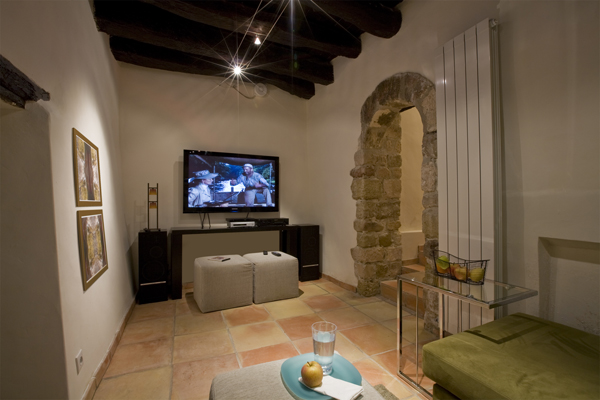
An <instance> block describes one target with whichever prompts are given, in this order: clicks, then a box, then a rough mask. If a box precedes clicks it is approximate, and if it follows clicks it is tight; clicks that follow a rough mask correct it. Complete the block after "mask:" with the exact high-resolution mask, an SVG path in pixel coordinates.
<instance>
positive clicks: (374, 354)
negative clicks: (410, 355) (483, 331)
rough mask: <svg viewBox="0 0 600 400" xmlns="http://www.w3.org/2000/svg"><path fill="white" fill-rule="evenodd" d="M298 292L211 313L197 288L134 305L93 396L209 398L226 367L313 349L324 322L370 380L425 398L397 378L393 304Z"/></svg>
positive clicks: (313, 285)
mask: <svg viewBox="0 0 600 400" xmlns="http://www.w3.org/2000/svg"><path fill="white" fill-rule="evenodd" d="M300 290H301V291H302V294H301V296H300V297H298V298H295V299H289V300H281V301H276V302H271V303H264V304H259V305H251V306H247V307H240V308H235V309H230V310H224V311H219V312H212V313H207V314H203V313H202V312H200V310H199V309H198V306H197V305H196V302H195V301H194V298H193V293H192V289H189V290H184V295H183V298H182V299H180V300H175V301H167V302H161V303H151V304H144V305H136V307H135V309H134V311H133V313H132V315H131V318H130V320H129V321H128V323H127V326H126V328H125V331H124V333H123V337H122V339H121V342H120V343H119V346H118V348H117V350H116V352H115V355H114V356H113V359H112V361H111V363H110V365H109V367H108V369H107V371H106V373H105V375H104V379H103V380H102V382H101V384H100V386H99V387H98V390H97V391H96V394H95V396H94V399H95V400H101V399H107V400H117V399H127V400H134V399H144V400H148V399H165V400H166V399H173V400H175V399H177V400H184V399H208V395H209V390H210V384H211V382H212V379H213V377H214V376H216V375H217V374H219V373H221V372H225V371H230V370H233V369H238V368H242V367H247V366H250V365H255V364H260V363H265V362H269V361H274V360H279V359H284V358H289V357H293V356H296V355H298V354H303V353H309V352H312V339H311V331H310V327H311V325H312V323H313V322H315V321H320V320H326V321H330V322H333V323H335V324H336V325H337V326H338V331H339V335H338V336H337V339H336V350H337V351H338V352H339V353H340V354H341V355H342V356H343V357H345V358H346V359H347V360H349V361H350V362H351V363H352V364H354V366H356V368H357V369H358V370H359V372H360V373H361V375H362V376H363V377H364V378H365V379H366V380H367V381H368V382H369V383H370V384H371V385H373V386H375V385H378V384H384V385H385V386H386V387H387V389H388V390H389V391H391V392H392V393H394V394H395V395H396V397H398V398H399V399H402V400H404V399H410V400H421V399H422V397H420V395H419V394H418V393H417V392H416V391H415V390H413V389H410V388H409V387H408V386H407V385H406V384H405V383H403V382H402V381H400V380H399V379H398V378H397V377H396V373H395V368H396V350H395V349H396V331H395V327H396V307H395V306H394V305H392V304H390V303H389V302H387V301H385V299H384V298H383V297H370V298H365V297H361V296H359V295H357V294H355V293H352V292H349V291H347V290H345V289H342V288H341V287H339V286H338V285H336V284H334V283H332V282H330V281H327V280H324V279H321V280H318V281H310V282H300ZM405 339H406V338H405ZM274 400H277V399H274Z"/></svg>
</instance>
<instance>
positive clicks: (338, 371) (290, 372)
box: [281, 353, 362, 400]
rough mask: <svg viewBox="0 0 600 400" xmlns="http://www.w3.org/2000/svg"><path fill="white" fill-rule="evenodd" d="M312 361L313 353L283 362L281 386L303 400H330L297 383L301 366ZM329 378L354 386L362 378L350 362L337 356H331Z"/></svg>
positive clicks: (358, 383)
mask: <svg viewBox="0 0 600 400" xmlns="http://www.w3.org/2000/svg"><path fill="white" fill-rule="evenodd" d="M314 359H315V355H314V353H306V354H300V355H299V356H296V357H292V358H289V359H287V360H285V361H284V362H283V364H282V365H281V380H282V381H283V385H284V386H285V388H286V389H287V390H288V392H290V393H291V394H293V395H295V396H296V397H298V398H300V399H303V400H313V399H314V400H327V399H331V397H329V396H326V395H324V394H321V393H317V392H315V391H314V390H311V389H309V388H307V387H306V386H304V385H303V384H302V383H300V381H298V378H300V370H301V369H302V366H303V365H304V364H306V362H307V361H313V360H314ZM331 376H333V377H334V378H337V379H341V380H344V381H346V382H351V383H354V384H355V385H362V376H360V372H358V370H357V369H356V367H355V366H354V365H352V364H350V361H348V360H346V359H345V358H344V357H342V356H340V355H339V354H334V355H333V371H332V372H331Z"/></svg>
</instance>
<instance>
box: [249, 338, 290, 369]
mask: <svg viewBox="0 0 600 400" xmlns="http://www.w3.org/2000/svg"><path fill="white" fill-rule="evenodd" d="M238 354H239V356H240V360H241V361H242V367H249V366H251V365H256V364H262V363H266V362H270V361H275V360H283V359H287V358H291V357H295V356H297V355H298V354H300V353H299V352H298V350H296V348H295V347H294V345H293V344H292V342H285V343H281V344H276V345H274V346H267V347H261V348H259V349H255V350H249V351H242V352H240V353H238Z"/></svg>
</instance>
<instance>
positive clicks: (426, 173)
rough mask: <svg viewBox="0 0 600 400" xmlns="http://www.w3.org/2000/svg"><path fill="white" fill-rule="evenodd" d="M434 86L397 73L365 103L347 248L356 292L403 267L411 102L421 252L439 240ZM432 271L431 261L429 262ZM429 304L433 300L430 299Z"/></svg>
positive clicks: (375, 288)
mask: <svg viewBox="0 0 600 400" xmlns="http://www.w3.org/2000/svg"><path fill="white" fill-rule="evenodd" d="M435 104H436V103H435V86H434V85H433V83H432V82H431V81H429V80H428V79H426V78H425V77H423V76H422V75H420V74H417V73H411V72H408V73H401V74H396V75H393V76H391V77H390V78H388V79H386V80H384V81H383V82H381V83H380V84H379V85H378V86H377V88H375V90H374V91H373V93H372V94H371V95H370V96H369V97H368V98H367V100H366V101H365V102H364V104H363V106H362V110H361V135H360V138H359V146H358V151H357V152H356V154H355V155H354V162H355V167H354V169H352V171H351V173H350V175H351V176H352V177H353V178H354V179H353V181H352V197H353V198H354V199H355V200H356V220H355V221H354V229H355V230H356V232H357V240H356V241H357V245H356V247H354V248H353V249H352V250H351V253H352V258H353V259H354V273H355V275H356V277H357V278H358V285H357V291H358V293H360V294H361V295H363V296H373V295H376V294H378V293H380V282H381V281H382V280H389V279H394V278H395V277H396V275H398V274H400V272H401V270H402V242H401V235H400V232H399V228H400V193H401V190H402V181H401V178H402V159H401V156H400V150H401V147H400V137H401V134H402V132H401V130H400V111H401V110H402V109H404V108H407V107H411V106H415V107H416V108H417V110H418V111H419V113H420V115H421V120H422V122H423V147H422V148H423V164H422V167H421V188H422V189H423V192H424V193H423V206H424V210H423V233H424V234H425V254H426V255H428V254H430V249H431V248H432V247H436V246H437V243H438V240H437V239H438V208H437V198H438V194H437V125H436V115H435ZM428 264H429V265H428V268H429V269H432V268H433V267H432V263H431V262H428ZM428 303H430V304H428V307H427V308H431V306H432V305H433V304H431V302H428Z"/></svg>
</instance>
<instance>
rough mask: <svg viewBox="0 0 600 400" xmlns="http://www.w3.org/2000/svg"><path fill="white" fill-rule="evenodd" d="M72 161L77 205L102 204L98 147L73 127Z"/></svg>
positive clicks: (95, 205)
mask: <svg viewBox="0 0 600 400" xmlns="http://www.w3.org/2000/svg"><path fill="white" fill-rule="evenodd" d="M73 161H74V166H75V197H76V203H77V207H97V206H101V205H102V187H101V184H100V156H99V154H98V147H96V146H95V145H94V144H93V143H92V142H91V141H89V140H88V139H87V138H86V137H85V136H83V135H82V134H81V132H79V131H77V129H75V128H73Z"/></svg>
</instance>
